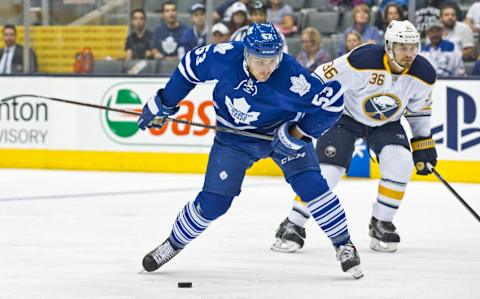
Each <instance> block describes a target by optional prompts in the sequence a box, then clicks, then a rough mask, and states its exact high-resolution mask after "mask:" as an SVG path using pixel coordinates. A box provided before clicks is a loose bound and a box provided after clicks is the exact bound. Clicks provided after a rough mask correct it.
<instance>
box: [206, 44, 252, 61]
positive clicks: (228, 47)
mask: <svg viewBox="0 0 480 299" xmlns="http://www.w3.org/2000/svg"><path fill="white" fill-rule="evenodd" d="M244 48H245V46H244V45H243V42H235V41H234V42H226V43H222V44H214V45H212V46H211V48H210V52H211V53H212V55H214V56H215V58H216V59H222V58H224V59H225V60H231V59H232V58H233V57H237V58H238V57H241V58H243V49H244Z"/></svg>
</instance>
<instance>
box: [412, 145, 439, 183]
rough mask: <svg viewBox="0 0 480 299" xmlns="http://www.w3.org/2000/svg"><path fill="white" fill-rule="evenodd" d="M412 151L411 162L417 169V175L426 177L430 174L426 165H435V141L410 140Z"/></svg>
mask: <svg viewBox="0 0 480 299" xmlns="http://www.w3.org/2000/svg"><path fill="white" fill-rule="evenodd" d="M410 142H411V144H412V151H413V162H414V163H415V168H416V169H417V174H419V175H428V174H430V173H432V172H431V171H430V169H429V168H428V167H427V163H430V164H432V166H435V165H437V151H436V150H435V141H434V140H433V139H432V137H425V138H412V139H411V140H410Z"/></svg>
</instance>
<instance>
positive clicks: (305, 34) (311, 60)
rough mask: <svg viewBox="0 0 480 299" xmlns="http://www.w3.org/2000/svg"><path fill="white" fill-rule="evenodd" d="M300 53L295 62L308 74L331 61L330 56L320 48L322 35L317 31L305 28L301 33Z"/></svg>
mask: <svg viewBox="0 0 480 299" xmlns="http://www.w3.org/2000/svg"><path fill="white" fill-rule="evenodd" d="M301 42H302V51H301V52H300V53H298V55H297V61H298V62H299V63H300V64H301V65H302V66H303V67H304V68H306V69H308V70H309V71H310V72H313V71H314V70H315V69H316V68H317V67H318V66H319V65H322V64H324V63H325V62H329V61H330V60H332V58H331V57H330V54H328V52H327V51H326V50H325V49H323V48H322V35H321V34H320V32H318V30H317V29H315V28H313V27H307V28H305V29H304V30H303V31H302V37H301Z"/></svg>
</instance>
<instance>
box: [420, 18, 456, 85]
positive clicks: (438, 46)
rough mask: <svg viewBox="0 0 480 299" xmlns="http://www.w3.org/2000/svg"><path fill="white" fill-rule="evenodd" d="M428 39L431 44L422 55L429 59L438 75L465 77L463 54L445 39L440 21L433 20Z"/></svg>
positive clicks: (425, 45) (427, 45) (428, 28)
mask: <svg viewBox="0 0 480 299" xmlns="http://www.w3.org/2000/svg"><path fill="white" fill-rule="evenodd" d="M427 37H428V40H429V41H430V42H426V43H425V44H424V45H423V46H422V49H421V51H420V55H422V56H424V57H425V58H427V60H428V61H429V62H430V63H431V64H432V66H433V68H434V69H435V70H436V71H437V75H438V76H443V77H450V76H465V66H464V64H463V60H462V52H460V50H459V49H458V48H457V46H456V45H455V44H454V43H452V42H451V41H448V40H444V39H443V24H442V23H441V22H440V21H439V20H433V21H432V22H431V23H430V25H429V26H428V27H427Z"/></svg>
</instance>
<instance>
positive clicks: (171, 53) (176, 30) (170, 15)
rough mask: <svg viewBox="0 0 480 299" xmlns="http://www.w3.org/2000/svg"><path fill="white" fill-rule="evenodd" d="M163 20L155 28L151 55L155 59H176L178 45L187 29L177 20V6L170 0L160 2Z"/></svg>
mask: <svg viewBox="0 0 480 299" xmlns="http://www.w3.org/2000/svg"><path fill="white" fill-rule="evenodd" d="M161 10H162V18H163V22H162V23H161V24H160V25H158V27H157V28H156V29H155V34H154V42H153V46H154V49H153V55H154V57H155V59H165V58H168V59H178V46H179V41H180V38H181V36H182V34H183V32H184V31H186V30H187V29H188V27H187V26H185V25H183V24H182V23H180V22H179V21H178V20H177V6H176V4H175V3H173V2H171V1H166V2H164V3H163V4H162V9H161Z"/></svg>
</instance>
